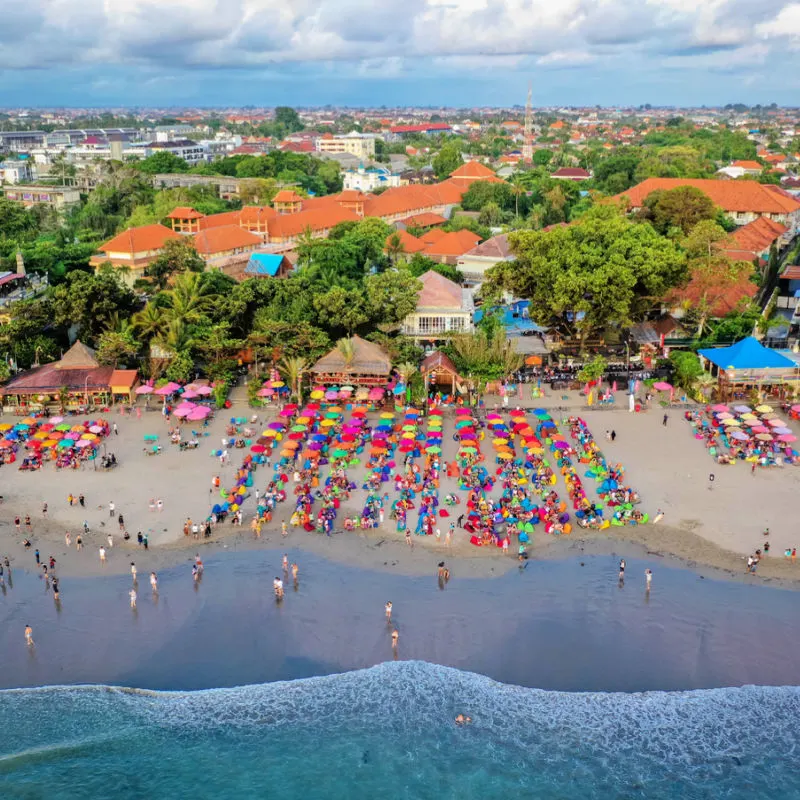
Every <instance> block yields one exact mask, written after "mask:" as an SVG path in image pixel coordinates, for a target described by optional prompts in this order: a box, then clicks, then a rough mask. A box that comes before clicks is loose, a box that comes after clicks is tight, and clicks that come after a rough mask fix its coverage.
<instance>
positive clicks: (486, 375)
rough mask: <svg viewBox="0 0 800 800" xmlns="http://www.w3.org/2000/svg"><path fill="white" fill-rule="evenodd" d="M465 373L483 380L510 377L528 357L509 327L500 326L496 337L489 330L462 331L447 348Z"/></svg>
mask: <svg viewBox="0 0 800 800" xmlns="http://www.w3.org/2000/svg"><path fill="white" fill-rule="evenodd" d="M446 350H447V351H449V353H450V354H451V356H452V358H453V361H454V363H455V366H456V368H457V369H458V371H459V372H460V373H461V374H462V375H474V376H475V377H477V378H478V379H480V380H482V381H489V380H499V379H503V378H507V377H508V376H509V375H511V374H513V373H514V372H516V371H517V370H518V369H519V368H520V367H521V366H522V364H523V362H524V360H525V359H524V356H522V355H520V354H519V353H517V352H516V351H515V350H514V344H513V342H512V341H511V340H510V339H507V338H506V333H505V330H503V329H498V330H496V331H495V332H494V334H493V335H492V337H491V338H490V337H489V336H487V335H486V332H485V331H482V330H478V331H476V332H475V333H460V334H457V335H455V336H453V337H452V338H451V340H450V342H449V346H448V347H447V348H446Z"/></svg>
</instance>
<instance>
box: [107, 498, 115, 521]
mask: <svg viewBox="0 0 800 800" xmlns="http://www.w3.org/2000/svg"><path fill="white" fill-rule="evenodd" d="M114 509H115V506H114V501H113V500H112V501H111V502H110V503H109V504H108V516H109V517H113V516H114Z"/></svg>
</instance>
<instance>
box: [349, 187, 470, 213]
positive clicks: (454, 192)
mask: <svg viewBox="0 0 800 800" xmlns="http://www.w3.org/2000/svg"><path fill="white" fill-rule="evenodd" d="M465 189H466V187H458V186H456V185H455V184H453V183H451V182H450V181H444V182H443V183H432V184H430V185H428V186H423V185H421V184H418V183H414V184H410V185H408V186H397V187H395V188H392V189H387V190H386V191H385V192H383V193H382V194H379V195H378V196H377V197H372V196H369V195H368V196H367V199H366V202H365V204H364V216H366V217H392V216H395V215H399V214H413V213H415V212H417V213H418V212H421V211H422V210H423V209H428V208H436V207H437V206H453V205H457V204H458V203H460V202H461V196H462V195H463V194H464V191H465Z"/></svg>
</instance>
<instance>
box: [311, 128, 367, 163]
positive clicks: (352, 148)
mask: <svg viewBox="0 0 800 800" xmlns="http://www.w3.org/2000/svg"><path fill="white" fill-rule="evenodd" d="M316 146H317V150H319V152H320V153H350V154H351V155H354V156H358V157H359V158H362V159H370V158H374V156H375V136H374V135H373V134H371V133H359V132H358V131H350V133H345V134H344V135H343V136H327V135H326V136H322V137H320V138H319V139H317V141H316Z"/></svg>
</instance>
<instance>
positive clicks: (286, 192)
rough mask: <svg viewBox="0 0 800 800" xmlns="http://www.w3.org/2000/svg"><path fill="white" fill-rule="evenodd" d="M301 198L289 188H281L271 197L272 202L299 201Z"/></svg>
mask: <svg viewBox="0 0 800 800" xmlns="http://www.w3.org/2000/svg"><path fill="white" fill-rule="evenodd" d="M302 200H303V198H302V197H300V195H299V194H297V192H295V191H293V190H291V189H281V190H280V191H279V192H278V194H276V195H275V197H273V198H272V202H273V203H300V202H302Z"/></svg>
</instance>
